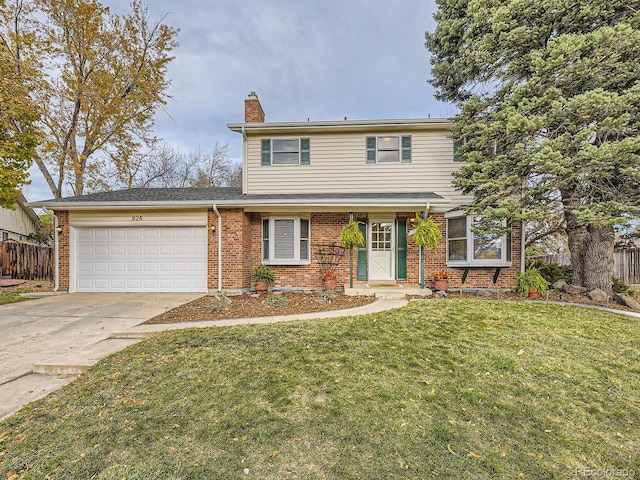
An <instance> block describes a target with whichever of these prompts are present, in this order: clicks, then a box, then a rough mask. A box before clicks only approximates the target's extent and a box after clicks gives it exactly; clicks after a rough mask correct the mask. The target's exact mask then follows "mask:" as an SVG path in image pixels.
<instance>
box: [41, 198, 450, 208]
mask: <svg viewBox="0 0 640 480" xmlns="http://www.w3.org/2000/svg"><path fill="white" fill-rule="evenodd" d="M424 200H425V199H424V198H422V199H421V198H419V197H418V198H416V199H415V200H408V199H403V198H390V199H380V198H378V199H353V198H332V199H319V198H315V199H314V198H300V197H297V198H291V199H290V200H283V199H281V198H238V199H230V200H217V201H215V204H216V205H217V206H219V207H264V206H269V207H338V206H339V207H349V206H353V207H393V208H396V207H397V208H406V207H419V206H422V205H424ZM450 202H451V200H450V199H449V198H445V197H442V198H439V199H437V201H432V202H430V203H431V204H432V205H448V204H450ZM210 205H211V203H208V202H207V203H205V202H202V201H197V202H195V201H189V200H187V201H182V202H179V201H174V202H158V201H153V202H143V201H137V202H122V201H119V202H97V201H96V202H52V203H47V202H34V203H30V204H29V206H34V207H40V208H55V209H56V210H87V209H91V210H131V208H137V209H140V210H143V209H148V210H153V209H156V210H157V209H163V210H164V209H171V208H176V209H182V208H198V207H200V208H209V206H210Z"/></svg>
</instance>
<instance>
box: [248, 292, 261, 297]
mask: <svg viewBox="0 0 640 480" xmlns="http://www.w3.org/2000/svg"><path fill="white" fill-rule="evenodd" d="M249 298H260V294H259V293H252V294H250V295H249Z"/></svg>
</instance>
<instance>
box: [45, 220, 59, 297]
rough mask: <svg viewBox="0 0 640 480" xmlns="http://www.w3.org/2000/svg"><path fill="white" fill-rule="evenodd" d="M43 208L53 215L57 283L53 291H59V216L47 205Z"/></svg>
mask: <svg viewBox="0 0 640 480" xmlns="http://www.w3.org/2000/svg"><path fill="white" fill-rule="evenodd" d="M42 209H43V210H44V212H45V213H46V214H47V215H51V216H52V217H53V243H54V253H55V262H54V264H55V285H54V287H53V291H54V292H57V291H58V290H59V289H60V239H59V238H58V237H59V235H58V226H59V223H58V216H57V215H56V214H55V213H54V212H53V211H51V210H48V209H47V207H42Z"/></svg>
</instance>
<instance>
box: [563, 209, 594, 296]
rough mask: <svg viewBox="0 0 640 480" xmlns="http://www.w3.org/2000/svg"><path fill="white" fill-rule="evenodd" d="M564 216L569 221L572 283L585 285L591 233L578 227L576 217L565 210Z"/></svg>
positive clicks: (568, 233) (583, 227) (568, 232)
mask: <svg viewBox="0 0 640 480" xmlns="http://www.w3.org/2000/svg"><path fill="white" fill-rule="evenodd" d="M564 216H565V219H566V220H567V241H568V247H569V253H570V254H571V268H572V270H573V273H572V275H571V283H573V284H574V285H584V284H585V268H586V266H585V248H586V242H587V237H588V236H589V232H588V231H587V228H586V227H585V226H582V225H578V219H577V218H576V216H575V215H574V214H573V212H571V211H570V210H568V209H567V208H565V209H564Z"/></svg>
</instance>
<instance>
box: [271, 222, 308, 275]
mask: <svg viewBox="0 0 640 480" xmlns="http://www.w3.org/2000/svg"><path fill="white" fill-rule="evenodd" d="M278 220H293V239H294V242H293V257H292V258H277V257H276V242H275V238H274V233H275V223H276V221H278ZM303 220H304V221H307V222H308V226H309V228H308V237H306V238H304V237H301V231H302V228H301V221H303ZM264 222H268V224H269V237H268V238H267V239H265V237H264ZM261 229H262V236H261V237H262V263H263V264H264V265H309V264H310V263H311V220H310V219H309V217H263V218H262V224H261ZM265 240H268V242H269V243H268V245H269V246H268V250H269V251H268V252H265ZM303 242H306V246H307V248H306V252H303V251H302V250H303V249H302V244H303ZM302 253H306V257H307V258H301V254H302Z"/></svg>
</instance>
